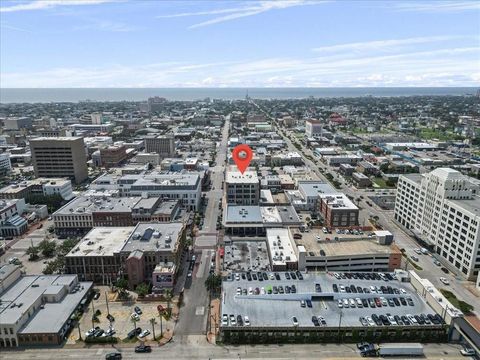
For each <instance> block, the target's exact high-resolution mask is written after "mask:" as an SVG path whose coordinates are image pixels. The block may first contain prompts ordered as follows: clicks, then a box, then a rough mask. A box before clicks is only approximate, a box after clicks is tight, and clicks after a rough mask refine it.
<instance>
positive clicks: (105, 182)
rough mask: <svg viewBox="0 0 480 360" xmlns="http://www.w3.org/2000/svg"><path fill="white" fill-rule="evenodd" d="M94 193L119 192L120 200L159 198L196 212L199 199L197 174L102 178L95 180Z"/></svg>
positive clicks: (151, 174) (154, 174)
mask: <svg viewBox="0 0 480 360" xmlns="http://www.w3.org/2000/svg"><path fill="white" fill-rule="evenodd" d="M90 188H91V189H94V190H119V192H120V195H121V196H148V197H155V196H159V197H161V198H162V199H163V200H179V201H180V203H181V205H182V206H183V207H184V208H186V209H188V210H193V211H196V210H198V209H199V207H200V200H201V198H202V181H201V178H200V174H199V173H193V172H192V173H170V172H165V173H162V172H157V171H151V172H148V171H147V172H146V171H142V172H141V173H138V174H126V175H122V176H114V175H110V174H105V175H102V176H100V177H98V178H97V179H95V180H94V181H93V182H92V183H91V185H90Z"/></svg>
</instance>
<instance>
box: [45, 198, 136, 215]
mask: <svg viewBox="0 0 480 360" xmlns="http://www.w3.org/2000/svg"><path fill="white" fill-rule="evenodd" d="M140 199H141V198H140V197H138V196H137V197H107V198H101V197H87V196H79V197H77V198H75V199H74V200H72V201H70V202H69V203H68V204H66V205H64V206H63V207H61V208H60V209H58V210H57V211H56V212H55V213H54V214H55V215H71V214H85V213H86V214H91V213H93V212H127V213H129V212H131V211H132V208H133V207H134V206H135V205H136V204H137V203H138V202H139V201H140Z"/></svg>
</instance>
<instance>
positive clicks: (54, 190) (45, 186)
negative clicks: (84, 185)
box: [0, 178, 73, 201]
mask: <svg viewBox="0 0 480 360" xmlns="http://www.w3.org/2000/svg"><path fill="white" fill-rule="evenodd" d="M56 194H58V195H60V196H61V197H62V198H63V199H64V200H70V199H72V198H73V190H72V182H71V181H70V180H68V179H62V178H59V179H45V178H38V179H34V180H28V181H22V182H20V183H18V184H11V185H8V186H5V187H4V188H1V189H0V199H22V198H25V199H27V201H28V197H30V196H32V195H33V196H35V195H40V196H41V195H44V196H48V195H56Z"/></svg>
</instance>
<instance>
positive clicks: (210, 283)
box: [205, 274, 222, 293]
mask: <svg viewBox="0 0 480 360" xmlns="http://www.w3.org/2000/svg"><path fill="white" fill-rule="evenodd" d="M221 286H222V277H221V276H220V275H217V274H210V275H208V277H207V280H205V287H206V288H207V290H208V291H211V292H213V293H218V292H219V291H220V288H221Z"/></svg>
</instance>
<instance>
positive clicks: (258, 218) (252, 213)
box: [226, 205, 263, 223]
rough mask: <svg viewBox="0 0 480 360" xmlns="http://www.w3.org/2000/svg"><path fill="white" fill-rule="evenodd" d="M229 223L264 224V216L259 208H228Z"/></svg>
mask: <svg viewBox="0 0 480 360" xmlns="http://www.w3.org/2000/svg"><path fill="white" fill-rule="evenodd" d="M226 222H227V223H262V222H263V221H262V214H261V212H260V207H259V206H255V205H252V206H241V205H238V206H237V205H228V206H227V216H226Z"/></svg>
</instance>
